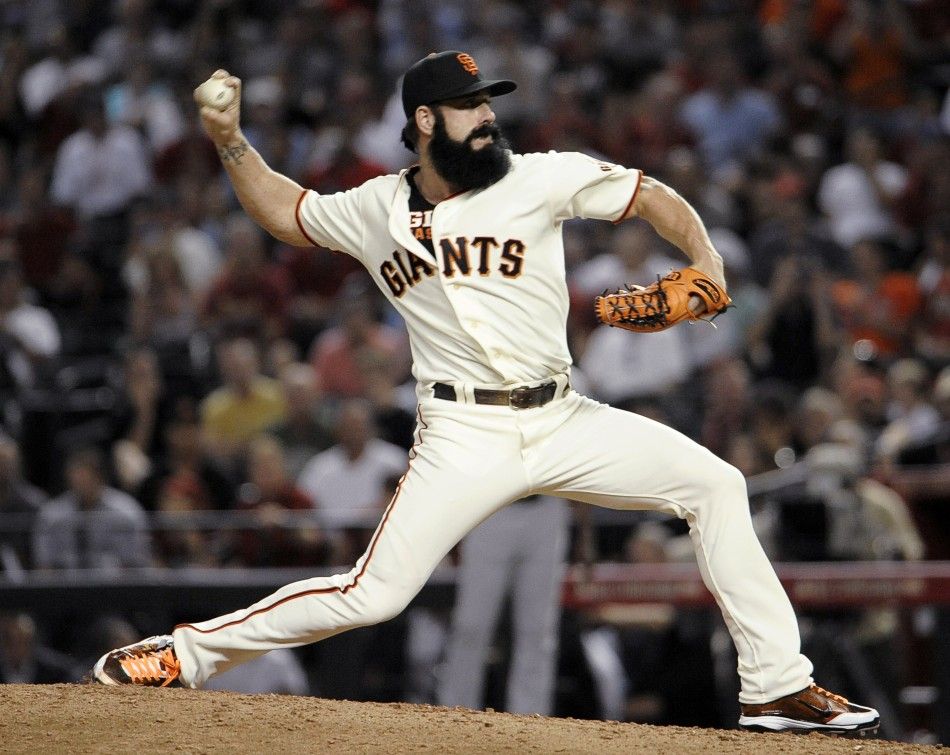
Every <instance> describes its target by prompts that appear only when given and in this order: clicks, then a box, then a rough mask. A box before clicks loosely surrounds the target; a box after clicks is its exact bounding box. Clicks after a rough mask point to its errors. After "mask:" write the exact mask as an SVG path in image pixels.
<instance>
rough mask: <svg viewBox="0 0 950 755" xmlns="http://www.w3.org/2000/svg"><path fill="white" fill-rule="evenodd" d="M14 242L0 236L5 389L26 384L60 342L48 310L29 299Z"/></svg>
mask: <svg viewBox="0 0 950 755" xmlns="http://www.w3.org/2000/svg"><path fill="white" fill-rule="evenodd" d="M19 256H20V255H19V254H18V253H17V249H16V243H15V242H14V241H13V240H12V239H0V359H2V362H3V372H4V377H5V378H6V380H5V381H4V382H6V383H7V385H6V386H5V387H6V388H7V390H10V389H13V391H14V392H16V391H17V390H22V389H24V388H30V387H32V386H33V385H34V384H35V383H36V382H37V375H38V374H39V375H43V373H44V367H45V366H46V365H48V364H49V363H50V362H51V361H52V360H53V358H54V357H56V356H57V354H58V353H59V350H60V346H61V338H60V332H59V325H58V324H57V323H56V320H55V319H54V318H53V316H52V315H51V314H50V312H49V311H48V310H47V309H46V308H44V307H41V306H38V305H36V304H33V303H32V302H30V300H29V296H28V294H27V291H26V290H25V289H24V287H23V273H22V271H21V269H20V264H19V262H17V258H18V257H19Z"/></svg>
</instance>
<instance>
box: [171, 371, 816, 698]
mask: <svg viewBox="0 0 950 755" xmlns="http://www.w3.org/2000/svg"><path fill="white" fill-rule="evenodd" d="M563 393H566V394H567V395H562V394H563ZM458 394H459V399H460V400H459V401H449V400H445V399H437V398H434V397H432V396H431V393H430V394H429V395H428V396H427V395H426V394H425V393H421V398H420V401H419V416H418V421H417V425H416V443H415V446H414V447H413V449H412V450H411V451H410V454H409V468H408V470H407V471H406V473H405V475H404V476H403V478H402V480H401V482H400V484H399V486H398V488H397V490H396V494H395V495H394V497H393V499H392V501H391V502H390V504H389V506H388V507H387V508H386V510H385V512H384V514H383V517H382V520H381V521H380V524H379V526H378V527H377V529H376V531H375V533H374V535H373V537H372V539H371V541H370V544H369V547H368V548H367V550H366V553H364V554H363V555H362V556H361V557H360V559H359V560H358V561H357V563H356V566H354V567H353V569H351V570H350V571H349V572H347V573H345V574H337V575H334V576H331V577H317V578H314V579H308V580H303V581H301V582H296V583H293V584H290V585H287V586H285V587H282V588H281V589H279V590H277V591H276V592H275V593H273V594H272V595H270V596H268V597H266V598H264V599H263V600H261V601H259V602H258V603H255V604H254V605H252V606H250V607H248V608H245V609H242V610H240V611H235V612H233V613H230V614H227V615H224V616H220V617H218V618H216V619H211V620H210V621H204V622H201V623H197V624H182V625H179V626H178V627H176V628H175V630H174V639H175V651H176V653H177V655H178V658H179V660H180V662H181V681H182V682H183V683H184V684H185V685H187V686H190V687H200V686H201V685H202V684H203V683H204V682H205V681H206V680H207V679H208V678H209V677H210V676H212V675H214V674H216V673H218V672H221V671H225V670H227V669H229V668H231V667H232V666H235V665H237V664H240V663H243V662H245V661H248V660H250V659H251V658H254V657H255V656H257V655H260V654H261V653H265V652H267V651H268V650H273V649H275V648H288V647H297V646H300V645H304V644H307V643H310V642H317V641H318V640H322V639H325V638H327V637H331V636H333V635H335V634H338V633H340V632H344V631H346V630H347V629H354V628H356V627H361V626H367V625H370V624H376V623H378V622H381V621H386V620H387V619H390V618H392V617H394V616H396V615H397V614H399V613H400V612H401V611H402V610H403V609H404V608H405V607H406V606H407V605H408V603H409V601H410V600H412V598H413V597H414V596H415V595H416V594H417V593H418V592H419V590H420V589H421V588H422V586H423V585H424V584H425V582H426V579H427V578H428V577H429V575H430V574H431V573H432V570H433V569H435V567H436V565H438V563H439V562H440V561H441V560H442V558H443V557H444V556H445V555H446V553H448V551H449V550H450V549H451V548H452V546H454V545H455V544H456V543H457V542H458V541H459V540H461V538H462V537H463V536H464V535H465V534H466V533H467V532H469V531H470V530H471V529H472V528H474V527H475V526H476V525H477V524H479V523H480V522H482V521H483V520H485V519H487V518H488V517H489V516H490V515H491V514H492V513H494V512H495V511H496V510H498V509H499V508H501V507H503V506H505V505H506V504H508V503H509V502H510V501H513V500H516V499H519V498H523V497H524V496H527V495H531V494H535V493H542V494H547V495H553V496H561V497H565V498H570V499H573V500H576V501H583V502H587V503H593V504H596V505H598V506H607V507H609V508H614V509H650V510H655V511H664V512H668V513H671V514H675V515H676V516H678V517H680V518H683V519H685V520H686V521H687V523H688V524H689V530H690V536H691V539H692V542H693V546H694V549H695V551H696V559H697V562H698V564H699V568H700V571H701V573H702V577H703V580H704V581H705V584H706V586H707V587H708V588H709V590H710V591H711V592H712V594H713V595H714V596H715V598H716V601H717V603H718V604H719V608H720V609H721V611H722V615H723V618H724V619H725V623H726V626H727V627H728V629H729V632H730V634H731V636H732V639H733V642H734V643H735V645H736V649H737V651H738V658H739V663H738V671H739V677H740V680H741V692H740V695H739V700H740V701H741V702H743V703H762V702H768V701H770V700H773V699H775V698H778V697H782V696H784V695H787V694H791V693H793V692H797V691H798V690H801V689H803V688H805V687H807V686H808V685H809V684H810V683H811V672H812V666H811V663H810V662H809V660H808V659H807V658H806V657H805V656H803V655H801V653H800V644H801V643H800V639H799V633H798V623H797V621H796V618H795V614H794V612H793V610H792V606H791V604H790V603H789V600H788V597H787V596H786V595H785V591H784V590H783V588H782V586H781V584H780V583H779V581H778V578H777V577H776V576H775V572H774V570H773V569H772V566H771V564H770V563H769V561H768V559H767V558H766V556H765V553H764V552H763V550H762V547H761V546H760V544H759V541H758V539H757V538H756V535H755V533H754V531H753V529H752V521H751V517H750V513H749V503H748V498H747V495H746V486H745V480H744V478H743V477H742V475H741V474H740V473H739V472H738V470H736V469H735V468H733V467H731V466H730V465H728V464H726V463H725V462H724V461H722V460H720V459H719V458H717V457H716V456H715V455H713V454H712V453H711V452H709V451H708V450H706V449H705V448H703V447H702V446H699V445H697V444H696V443H694V442H693V441H691V440H690V439H689V438H687V437H685V436H684V435H682V434H680V433H678V432H676V431H675V430H672V429H671V428H669V427H666V426H665V425H662V424H659V423H657V422H654V421H652V420H649V419H647V418H645V417H641V416H639V415H636V414H632V413H629V412H624V411H621V410H618V409H614V408H612V407H609V406H606V405H604V404H600V403H597V402H596V401H593V400H591V399H589V398H586V397H584V396H581V395H579V394H577V393H575V392H573V391H570V390H569V389H567V388H566V387H565V388H564V389H563V390H559V391H558V395H559V397H558V398H555V399H554V400H553V401H551V402H550V403H548V404H546V405H545V406H542V407H536V408H531V409H521V410H518V409H513V408H510V407H507V406H492V405H482V404H474V403H470V402H469V401H467V400H465V397H466V396H468V397H470V396H471V391H464V392H463V391H461V390H459V391H458Z"/></svg>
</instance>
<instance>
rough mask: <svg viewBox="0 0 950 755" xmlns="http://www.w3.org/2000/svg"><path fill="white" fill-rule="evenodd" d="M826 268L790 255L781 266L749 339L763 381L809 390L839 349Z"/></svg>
mask: <svg viewBox="0 0 950 755" xmlns="http://www.w3.org/2000/svg"><path fill="white" fill-rule="evenodd" d="M827 286H828V277H827V273H826V272H825V271H824V270H823V269H822V267H821V263H820V262H818V261H817V260H814V259H812V258H808V257H799V256H790V257H786V258H785V259H783V260H782V261H781V262H779V263H778V266H777V267H776V268H775V272H774V273H773V275H772V281H771V284H770V286H769V290H768V294H767V297H766V303H765V306H764V308H763V310H762V311H761V312H760V316H759V318H758V319H757V320H756V321H755V322H754V323H752V325H751V327H750V328H749V333H748V336H747V345H748V354H749V357H750V361H751V363H752V365H753V368H754V369H755V371H756V374H757V376H758V377H759V378H760V379H774V380H781V381H782V382H785V383H787V384H789V385H791V386H794V387H796V388H799V389H804V388H806V387H807V386H809V385H812V384H814V383H815V382H816V381H818V379H819V378H820V377H822V376H823V375H824V373H825V372H826V371H827V369H828V367H829V366H830V363H831V360H832V359H833V358H834V355H835V351H836V349H837V347H838V343H839V341H838V331H837V327H836V324H835V321H834V313H833V311H832V308H831V301H830V299H829V294H828V291H827Z"/></svg>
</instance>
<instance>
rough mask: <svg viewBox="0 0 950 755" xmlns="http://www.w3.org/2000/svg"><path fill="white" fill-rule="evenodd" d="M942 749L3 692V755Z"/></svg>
mask: <svg viewBox="0 0 950 755" xmlns="http://www.w3.org/2000/svg"><path fill="white" fill-rule="evenodd" d="M940 749H941V748H937V747H926V746H922V745H908V744H900V743H896V742H886V741H882V740H873V739H860V740H857V739H832V738H828V737H822V736H819V735H817V734H811V735H808V736H795V735H790V734H784V735H764V734H746V733H741V732H736V731H716V730H711V729H686V728H680V727H656V726H640V725H637V724H619V723H611V722H603V721H579V720H576V719H556V718H540V717H537V716H535V717H530V716H512V715H509V714H505V713H481V712H475V711H469V710H462V709H459V708H436V707H432V706H425V705H409V704H389V705H382V704H375V703H353V702H347V701H339V700H321V699H318V698H312V697H278V696H276V695H260V696H253V695H236V694H231V693H226V692H195V691H192V690H183V689H169V690H156V689H118V688H107V687H98V686H81V685H62V684H60V685H51V686H28V685H8V686H0V752H3V753H43V754H44V755H51V754H52V753H137V754H139V755H141V754H143V753H152V752H175V753H279V754H280V755H291V754H292V753H321V754H322V753H341V754H342V753H347V755H349V754H350V753H387V754H390V753H418V752H430V753H591V754H592V755H593V754H594V753H597V755H601V754H606V753H637V752H642V753H647V752H649V753H705V754H706V755H709V754H710V753H749V755H752V754H753V753H754V754H755V755H759V753H764V752H768V753H800V754H801V755H805V754H809V755H810V754H813V753H851V754H852V755H853V754H854V753H861V755H868V754H870V753H881V755H883V753H890V754H895V753H896V754H904V753H906V754H908V755H909V754H910V753H936V752H939V751H940ZM943 751H944V752H946V750H943Z"/></svg>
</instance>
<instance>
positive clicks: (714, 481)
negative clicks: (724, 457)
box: [701, 461, 749, 513]
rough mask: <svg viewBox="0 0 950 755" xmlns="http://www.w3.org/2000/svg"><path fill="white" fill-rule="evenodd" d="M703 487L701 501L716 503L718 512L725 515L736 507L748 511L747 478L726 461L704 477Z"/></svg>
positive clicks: (719, 463) (721, 462)
mask: <svg viewBox="0 0 950 755" xmlns="http://www.w3.org/2000/svg"><path fill="white" fill-rule="evenodd" d="M701 486H702V487H703V488H704V489H703V490H702V495H701V499H702V500H704V501H710V502H713V501H714V502H715V504H716V509H717V511H718V512H720V513H723V512H724V511H726V510H731V508H733V507H735V508H736V509H739V510H748V508H749V498H748V489H747V487H746V481H745V477H744V476H743V474H742V472H740V471H739V470H738V469H736V467H734V466H732V465H731V464H727V463H726V462H724V461H718V463H717V464H716V465H715V466H714V467H713V468H712V469H710V470H709V471H708V472H707V473H706V474H705V475H704V476H703V482H702V483H701Z"/></svg>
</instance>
